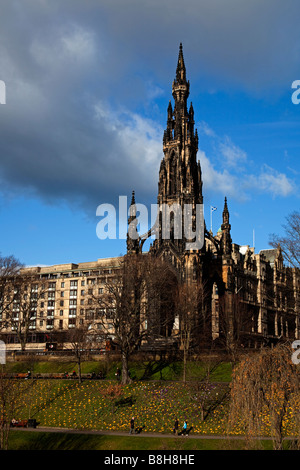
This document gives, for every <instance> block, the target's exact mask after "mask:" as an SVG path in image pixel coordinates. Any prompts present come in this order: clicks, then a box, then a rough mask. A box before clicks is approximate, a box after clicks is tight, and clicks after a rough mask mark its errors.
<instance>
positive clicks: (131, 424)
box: [129, 416, 134, 434]
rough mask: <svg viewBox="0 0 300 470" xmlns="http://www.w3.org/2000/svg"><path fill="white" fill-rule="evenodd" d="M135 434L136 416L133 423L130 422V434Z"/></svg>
mask: <svg viewBox="0 0 300 470" xmlns="http://www.w3.org/2000/svg"><path fill="white" fill-rule="evenodd" d="M133 433H134V416H133V417H132V418H131V421H130V431H129V434H133Z"/></svg>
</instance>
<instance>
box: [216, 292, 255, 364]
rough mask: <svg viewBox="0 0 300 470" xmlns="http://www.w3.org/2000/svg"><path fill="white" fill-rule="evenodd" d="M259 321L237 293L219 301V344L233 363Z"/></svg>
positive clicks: (249, 306) (223, 297)
mask: <svg viewBox="0 0 300 470" xmlns="http://www.w3.org/2000/svg"><path fill="white" fill-rule="evenodd" d="M256 323H257V319H256V317H255V312H254V311H253V310H252V308H251V305H248V304H247V303H246V302H244V301H243V298H242V297H241V296H240V295H239V294H236V293H229V294H228V296H227V297H226V296H225V295H224V296H222V297H221V298H220V300H219V329H220V336H219V343H220V344H221V345H222V346H223V347H224V348H225V350H226V351H227V353H228V355H229V357H230V358H231V360H232V363H233V364H235V363H236V362H237V360H238V356H239V353H240V352H241V350H242V349H243V348H244V346H245V341H246V340H247V338H249V335H251V333H253V332H254V331H255V329H256Z"/></svg>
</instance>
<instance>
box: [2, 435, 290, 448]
mask: <svg viewBox="0 0 300 470" xmlns="http://www.w3.org/2000/svg"><path fill="white" fill-rule="evenodd" d="M286 447H288V443H287V444H286ZM246 448H247V444H246V442H245V441H244V440H243V439H241V440H230V439H228V440H227V439H226V440H224V439H193V438H192V437H188V438H180V437H177V438H163V439H162V438H159V437H141V436H138V437H137V436H128V437H127V436H126V437H123V436H99V435H86V434H67V433H61V432H59V433H56V432H38V433H37V432H30V431H26V432H23V431H15V430H14V431H12V432H11V433H10V438H9V449H10V450H112V451H113V450H115V451H117V450H138V451H140V450H145V451H149V450H161V451H167V450H177V451H181V450H185V451H194V450H195V451H198V450H244V449H246ZM257 448H258V449H262V450H271V449H272V443H271V441H267V440H264V441H260V442H259V443H258V445H257Z"/></svg>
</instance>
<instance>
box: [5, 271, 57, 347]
mask: <svg viewBox="0 0 300 470" xmlns="http://www.w3.org/2000/svg"><path fill="white" fill-rule="evenodd" d="M47 290H48V282H47V281H46V280H41V279H39V278H38V277H37V276H36V275H35V274H32V273H30V272H29V273H27V274H23V273H18V274H16V275H12V276H9V277H6V278H5V280H3V290H2V329H3V330H6V331H8V330H10V331H12V332H14V333H15V334H16V336H17V338H18V341H19V343H20V344H21V349H22V351H24V350H25V348H26V344H27V342H28V337H29V334H30V332H31V331H32V330H34V329H35V327H36V321H37V311H38V302H39V301H40V300H42V301H44V299H45V294H46V292H47ZM53 303H54V301H53Z"/></svg>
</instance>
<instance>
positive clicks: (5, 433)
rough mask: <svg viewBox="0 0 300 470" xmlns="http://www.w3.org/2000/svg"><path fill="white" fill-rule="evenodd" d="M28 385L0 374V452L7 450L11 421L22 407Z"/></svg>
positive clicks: (2, 373)
mask: <svg viewBox="0 0 300 470" xmlns="http://www.w3.org/2000/svg"><path fill="white" fill-rule="evenodd" d="M29 389H30V385H29V384H28V382H26V381H20V380H17V379H11V378H8V377H6V375H5V373H4V367H3V366H2V372H1V373H0V450H7V448H8V438H9V432H10V426H11V422H12V420H13V419H14V418H15V417H16V415H17V414H18V413H19V412H20V411H21V410H22V408H23V407H24V398H25V396H27V395H28V392H29Z"/></svg>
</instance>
